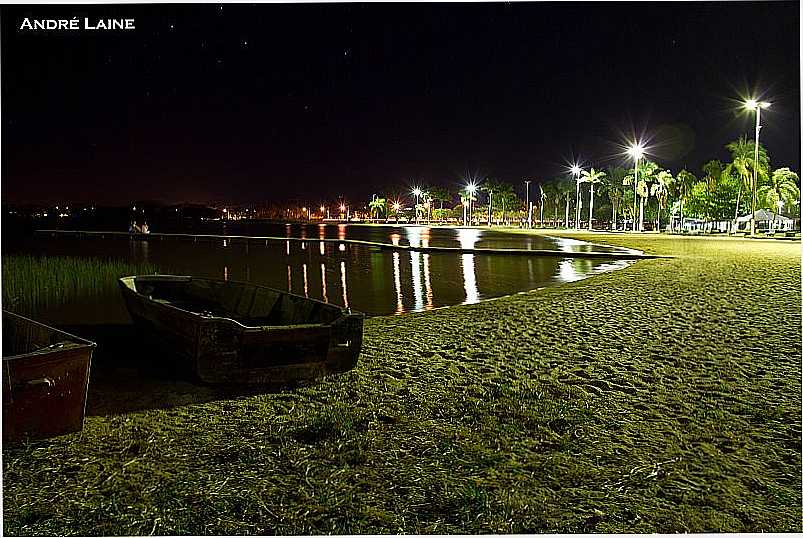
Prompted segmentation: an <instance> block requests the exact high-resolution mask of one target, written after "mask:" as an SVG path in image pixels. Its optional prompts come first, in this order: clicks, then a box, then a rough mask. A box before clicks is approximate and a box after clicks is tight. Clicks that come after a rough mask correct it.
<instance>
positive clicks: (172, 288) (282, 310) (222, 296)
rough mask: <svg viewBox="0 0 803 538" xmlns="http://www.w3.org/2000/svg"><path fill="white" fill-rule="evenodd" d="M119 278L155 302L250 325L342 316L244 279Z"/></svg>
mask: <svg viewBox="0 0 803 538" xmlns="http://www.w3.org/2000/svg"><path fill="white" fill-rule="evenodd" d="M122 280H123V282H124V283H125V285H126V286H128V287H130V288H132V289H133V290H134V291H136V292H137V293H139V294H141V295H144V296H146V297H148V298H149V299H150V300H152V301H154V302H157V303H162V304H167V305H170V306H173V307H175V308H179V309H181V310H185V311H188V312H191V313H194V314H198V315H201V316H210V317H224V318H231V319H234V320H235V321H237V322H239V323H240V324H242V325H245V326H251V327H259V326H266V325H267V326H271V325H272V326H278V325H299V324H319V323H322V324H326V323H331V322H333V321H334V320H336V319H337V318H339V317H340V316H342V315H343V311H342V309H341V308H340V307H338V306H336V305H330V304H326V303H323V302H320V301H315V300H312V299H307V298H304V297H299V296H296V295H291V294H289V293H284V292H282V291H279V290H274V289H271V288H266V287H263V286H256V285H253V284H248V283H243V282H232V281H224V280H211V279H204V278H195V277H189V276H186V277H185V276H173V275H153V276H137V277H130V280H129V279H122Z"/></svg>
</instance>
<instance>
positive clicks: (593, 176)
mask: <svg viewBox="0 0 803 538" xmlns="http://www.w3.org/2000/svg"><path fill="white" fill-rule="evenodd" d="M581 175H582V177H583V181H584V182H587V183H591V203H590V204H589V206H588V229H589V230H592V229H593V222H594V185H596V184H597V183H599V182H600V181H602V179H603V178H604V177H605V172H603V171H602V170H594V169H593V168H592V169H591V170H583V171H582V173H581Z"/></svg>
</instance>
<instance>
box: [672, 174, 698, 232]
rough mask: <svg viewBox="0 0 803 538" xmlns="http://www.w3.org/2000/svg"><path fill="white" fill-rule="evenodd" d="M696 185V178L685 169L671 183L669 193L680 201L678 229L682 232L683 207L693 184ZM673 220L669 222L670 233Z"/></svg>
mask: <svg viewBox="0 0 803 538" xmlns="http://www.w3.org/2000/svg"><path fill="white" fill-rule="evenodd" d="M695 183H697V178H696V177H695V175H694V174H692V173H691V172H689V171H688V170H686V169H685V168H684V169H683V170H681V171H680V172H678V175H677V176H676V177H675V181H673V182H672V184H671V186H670V191H672V193H673V194H674V196H675V197H677V198H678V199H679V200H680V229H681V230H683V206H684V204H685V203H686V198H688V196H689V192H691V188H692V187H693V186H694V184H695ZM674 220H675V219H674V218H673V219H672V220H671V221H670V222H669V230H670V232H671V231H672V229H673V222H674Z"/></svg>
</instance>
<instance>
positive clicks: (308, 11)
mask: <svg viewBox="0 0 803 538" xmlns="http://www.w3.org/2000/svg"><path fill="white" fill-rule="evenodd" d="M73 15H77V16H79V17H84V16H89V17H94V18H98V17H120V18H135V19H136V30H134V31H129V32H123V31H109V32H97V31H96V32H90V31H78V32H42V31H37V32H31V31H19V30H18V29H19V26H20V24H21V23H22V20H23V18H24V17H26V16H28V17H31V18H40V19H43V18H59V17H62V18H63V17H67V18H68V17H71V16H73ZM799 30H800V20H799V6H798V4H797V3H796V2H778V3H689V2H683V3H642V2H633V3H626V4H624V3H623V4H619V3H593V4H584V3H569V2H561V3H513V4H508V3H494V4H376V5H366V4H339V5H332V4H323V5H310V4H289V5H275V4H259V5H233V4H223V5H216V4H203V5H180V6H172V5H152V6H147V5H146V6H142V5H123V6H119V5H118V6H86V5H84V6H75V7H71V6H35V7H8V6H6V7H3V8H2V43H1V44H2V197H3V201H5V202H9V201H11V202H23V201H50V202H58V201H61V200H69V201H76V202H82V201H83V202H95V203H102V204H114V203H125V202H127V201H130V200H137V199H154V200H160V201H164V202H168V203H174V202H207V201H210V200H226V201H232V202H245V203H249V202H265V201H268V202H281V201H283V200H292V199H298V200H309V201H310V202H313V203H314V202H317V201H320V200H326V199H334V198H337V197H339V196H341V195H343V196H345V197H346V198H347V199H352V200H357V199H361V200H364V199H365V198H368V199H370V196H371V194H372V193H380V192H383V193H388V192H389V189H393V190H396V191H405V192H406V191H407V190H408V189H409V187H410V186H411V185H412V184H413V183H419V184H424V185H433V184H443V185H450V186H453V187H457V186H458V184H459V178H460V177H461V176H464V175H465V174H467V173H470V174H479V175H481V176H490V177H493V178H496V179H500V180H504V181H509V182H511V183H514V184H516V185H517V188H518V187H520V186H521V182H522V181H523V180H524V179H525V178H527V179H535V180H536V181H539V180H546V179H549V178H552V177H554V176H556V175H558V174H562V173H564V172H565V166H566V165H567V163H568V162H569V161H571V160H572V159H573V158H575V157H577V158H580V159H582V160H583V161H584V163H585V164H586V165H587V166H589V165H593V166H595V167H600V166H607V165H611V164H623V162H624V161H623V158H622V157H621V156H620V155H618V153H620V152H621V151H622V150H621V148H619V147H617V144H622V143H624V142H625V137H626V136H632V134H633V133H634V132H635V133H638V134H640V133H642V132H643V133H644V134H645V136H646V137H652V138H653V141H652V144H653V145H654V146H655V147H654V150H653V153H654V159H655V160H657V161H658V162H659V164H661V165H662V166H664V167H668V168H670V169H671V170H672V171H673V172H676V171H677V170H679V169H680V168H682V167H683V166H684V165H685V166H687V167H689V168H690V169H691V170H693V171H694V172H695V173H697V174H698V175H699V168H700V166H701V165H702V164H703V163H704V162H705V161H707V160H709V159H712V158H719V159H722V160H725V159H727V157H728V154H727V152H726V150H725V149H724V145H725V144H726V143H728V142H730V141H732V140H734V139H736V138H738V137H739V136H740V135H743V134H749V136H750V137H751V138H752V136H753V135H752V129H753V121H754V120H753V118H752V116H748V115H745V114H743V113H740V112H739V109H738V99H739V97H740V96H747V94H749V93H753V91H754V90H759V91H760V92H761V96H762V97H764V98H766V99H768V100H771V101H772V103H773V105H772V108H771V109H770V110H768V111H766V112H764V113H763V114H762V120H763V121H762V123H763V125H764V128H763V129H762V132H761V141H762V143H764V144H765V145H766V147H767V148H768V150H769V153H770V158H771V161H772V166H773V167H781V166H790V167H791V168H792V169H794V170H796V171H800V92H799V84H800V58H799Z"/></svg>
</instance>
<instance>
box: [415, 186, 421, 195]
mask: <svg viewBox="0 0 803 538" xmlns="http://www.w3.org/2000/svg"><path fill="white" fill-rule="evenodd" d="M413 196H421V189H419V188H418V187H416V188H414V189H413Z"/></svg>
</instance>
